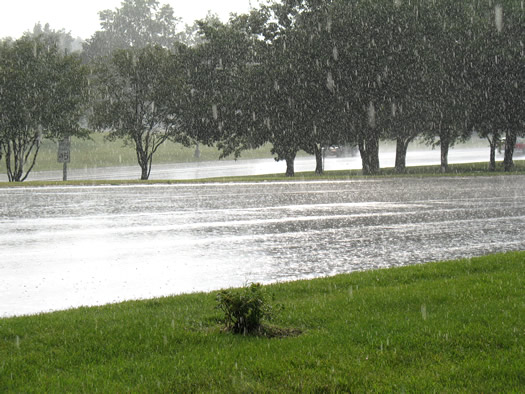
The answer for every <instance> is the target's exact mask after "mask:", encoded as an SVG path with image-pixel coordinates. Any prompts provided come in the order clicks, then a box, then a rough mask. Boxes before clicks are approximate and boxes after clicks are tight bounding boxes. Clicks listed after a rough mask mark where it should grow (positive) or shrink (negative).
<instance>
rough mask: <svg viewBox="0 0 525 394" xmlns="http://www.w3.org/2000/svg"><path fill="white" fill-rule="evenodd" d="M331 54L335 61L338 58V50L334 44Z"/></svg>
mask: <svg viewBox="0 0 525 394" xmlns="http://www.w3.org/2000/svg"><path fill="white" fill-rule="evenodd" d="M332 56H333V58H334V60H335V61H337V59H339V51H338V50H337V47H335V46H334V49H333V50H332Z"/></svg>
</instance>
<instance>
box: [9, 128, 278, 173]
mask: <svg viewBox="0 0 525 394" xmlns="http://www.w3.org/2000/svg"><path fill="white" fill-rule="evenodd" d="M105 136H106V134H105V133H92V134H91V135H90V138H89V139H87V140H85V139H79V138H72V141H71V163H69V167H70V168H96V167H113V166H124V165H129V166H133V165H136V166H138V164H137V156H136V153H135V148H134V146H132V145H125V144H124V142H123V141H122V140H117V141H108V140H107V139H106V138H105ZM57 149H58V147H57V144H56V143H55V142H53V141H49V140H44V142H43V143H42V145H41V147H40V151H39V153H38V157H37V161H36V164H35V167H34V169H33V171H48V170H61V169H62V164H60V163H57ZM199 150H200V152H201V155H200V158H195V157H194V154H195V146H192V147H185V146H183V145H181V144H178V143H174V142H170V141H168V142H166V143H164V144H163V145H161V146H160V147H159V149H158V150H157V152H156V153H155V155H154V156H153V161H154V163H157V164H160V163H183V162H197V161H214V160H219V156H220V152H219V150H218V149H217V148H215V147H209V146H203V145H200V146H199ZM270 150H271V145H269V144H267V145H264V146H263V147H261V148H259V149H255V150H250V151H246V152H243V153H242V158H245V159H258V158H267V157H271V153H270ZM5 171H6V170H5V162H4V160H2V161H1V162H0V172H2V173H5Z"/></svg>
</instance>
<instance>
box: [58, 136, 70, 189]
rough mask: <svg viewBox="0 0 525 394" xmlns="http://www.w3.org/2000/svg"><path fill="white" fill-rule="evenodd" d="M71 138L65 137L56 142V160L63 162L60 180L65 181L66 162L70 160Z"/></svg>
mask: <svg viewBox="0 0 525 394" xmlns="http://www.w3.org/2000/svg"><path fill="white" fill-rule="evenodd" d="M70 151H71V139H70V138H69V137H65V138H64V139H62V140H60V141H59V142H58V162H59V163H64V168H63V171H62V180H63V181H67V163H69V162H70V160H71V154H70Z"/></svg>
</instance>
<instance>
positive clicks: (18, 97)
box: [0, 35, 88, 181]
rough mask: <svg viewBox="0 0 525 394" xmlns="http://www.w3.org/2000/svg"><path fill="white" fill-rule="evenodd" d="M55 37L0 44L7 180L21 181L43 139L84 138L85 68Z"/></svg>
mask: <svg viewBox="0 0 525 394" xmlns="http://www.w3.org/2000/svg"><path fill="white" fill-rule="evenodd" d="M56 39H57V38H56V37H55V36H51V35H48V36H45V35H39V36H30V35H25V36H23V37H22V38H20V39H18V40H16V41H14V42H10V41H3V42H0V145H1V146H0V147H1V148H2V149H3V150H4V154H5V159H6V170H7V175H8V178H9V180H10V181H23V180H24V179H26V178H27V175H28V174H29V172H30V171H31V169H32V168H33V166H34V165H35V162H36V158H37V155H38V151H39V149H40V145H41V142H42V140H43V139H44V138H50V139H59V138H62V137H64V136H74V135H76V136H84V135H85V131H84V130H83V129H82V128H81V127H80V120H81V118H82V116H83V114H84V110H85V106H86V104H87V101H88V80H87V73H88V71H87V68H86V67H85V66H83V65H82V64H81V61H80V58H79V57H78V56H76V55H68V54H64V53H62V52H61V50H60V48H59V45H58V42H55V40H56Z"/></svg>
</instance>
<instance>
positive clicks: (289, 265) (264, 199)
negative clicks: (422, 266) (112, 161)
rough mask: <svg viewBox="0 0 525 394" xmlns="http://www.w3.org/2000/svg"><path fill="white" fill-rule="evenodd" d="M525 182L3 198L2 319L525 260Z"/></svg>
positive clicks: (219, 187) (64, 192) (174, 189)
mask: <svg viewBox="0 0 525 394" xmlns="http://www.w3.org/2000/svg"><path fill="white" fill-rule="evenodd" d="M524 190H525V176H500V177H469V178H459V177H458V178H455V177H450V178H449V177H444V178H441V177H438V178H421V179H419V178H399V179H392V178H390V179H373V180H351V181H338V182H321V181H319V182H280V183H249V184H241V183H237V184H201V185H153V186H98V187H43V188H15V189H8V188H5V189H0V201H1V202H0V300H1V301H0V317H2V316H4V317H5V316H11V315H18V314H29V313H37V312H42V311H49V310H57V309H65V308H69V307H76V306H81V305H99V304H105V303H109V302H115V301H120V300H126V299H139V298H151V297H156V296H163V295H169V294H178V293H183V292H195V291H208V290H213V289H219V288H224V287H229V286H240V285H243V284H245V283H248V282H252V281H259V282H263V283H269V282H275V281H289V280H295V279H300V278H313V277H319V276H327V275H334V274H337V273H343V272H352V271H356V270H366V269H375V268H383V267H392V266H401V265H410V264H418V263H423V262H427V261H438V260H444V259H455V258H461V257H471V256H478V255H483V254H487V253H494V252H503V251H510V250H525V193H524Z"/></svg>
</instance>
